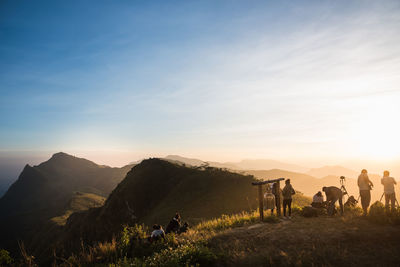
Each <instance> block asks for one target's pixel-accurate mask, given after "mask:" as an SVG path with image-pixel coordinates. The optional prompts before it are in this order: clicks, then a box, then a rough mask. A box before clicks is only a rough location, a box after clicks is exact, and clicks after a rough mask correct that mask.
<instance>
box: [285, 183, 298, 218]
mask: <svg viewBox="0 0 400 267" xmlns="http://www.w3.org/2000/svg"><path fill="white" fill-rule="evenodd" d="M294 194H296V191H294V189H293V186H292V185H291V184H290V179H287V180H286V181H285V187H284V188H283V189H282V195H283V216H285V217H286V207H288V213H289V218H290V216H291V215H292V195H294Z"/></svg>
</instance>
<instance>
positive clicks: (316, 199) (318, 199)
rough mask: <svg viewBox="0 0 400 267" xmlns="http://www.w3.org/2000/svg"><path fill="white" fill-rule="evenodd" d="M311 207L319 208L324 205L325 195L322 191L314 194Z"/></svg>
mask: <svg viewBox="0 0 400 267" xmlns="http://www.w3.org/2000/svg"><path fill="white" fill-rule="evenodd" d="M311 207H313V208H317V209H320V208H323V207H324V196H323V195H322V192H321V191H318V193H316V194H315V195H314V196H313V200H312V203H311Z"/></svg>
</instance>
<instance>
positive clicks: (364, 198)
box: [357, 169, 374, 216]
mask: <svg viewBox="0 0 400 267" xmlns="http://www.w3.org/2000/svg"><path fill="white" fill-rule="evenodd" d="M357 184H358V188H359V189H360V197H361V206H362V208H363V211H364V216H365V215H367V212H368V207H369V204H370V202H371V190H372V187H373V186H374V184H373V183H372V182H371V180H370V179H369V177H368V172H367V170H366V169H363V170H362V171H361V174H360V175H359V176H358V180H357Z"/></svg>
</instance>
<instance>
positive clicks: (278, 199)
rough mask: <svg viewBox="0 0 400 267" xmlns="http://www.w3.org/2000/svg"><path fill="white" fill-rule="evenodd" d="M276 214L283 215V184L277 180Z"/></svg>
mask: <svg viewBox="0 0 400 267" xmlns="http://www.w3.org/2000/svg"><path fill="white" fill-rule="evenodd" d="M275 186H276V191H277V192H276V196H275V198H276V215H278V216H279V217H280V216H281V185H280V181H277V182H276V184H275Z"/></svg>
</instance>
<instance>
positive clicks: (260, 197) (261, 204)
mask: <svg viewBox="0 0 400 267" xmlns="http://www.w3.org/2000/svg"><path fill="white" fill-rule="evenodd" d="M258 203H259V211H260V220H261V221H264V196H263V192H262V185H261V184H259V185H258Z"/></svg>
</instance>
